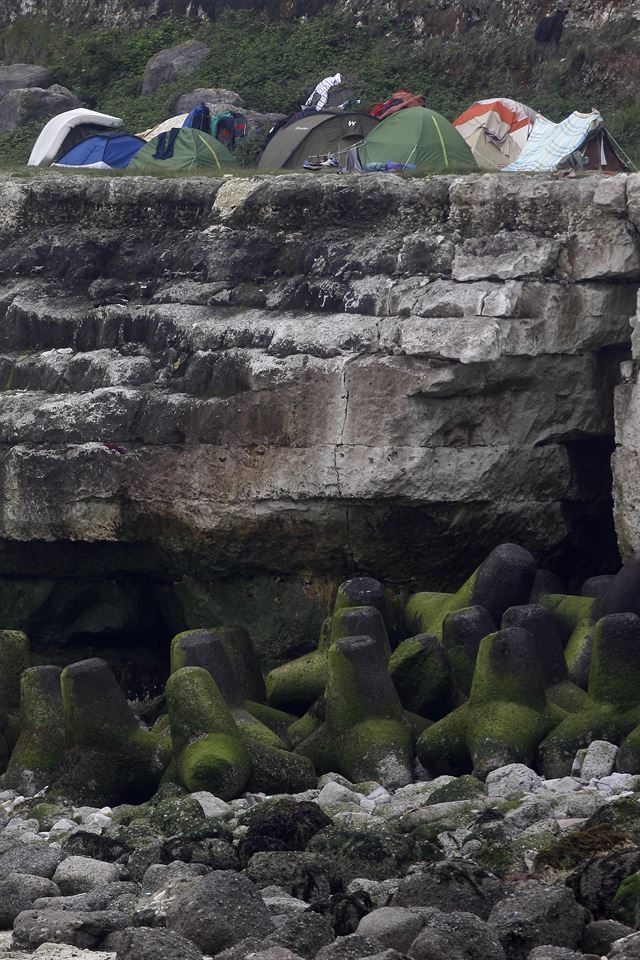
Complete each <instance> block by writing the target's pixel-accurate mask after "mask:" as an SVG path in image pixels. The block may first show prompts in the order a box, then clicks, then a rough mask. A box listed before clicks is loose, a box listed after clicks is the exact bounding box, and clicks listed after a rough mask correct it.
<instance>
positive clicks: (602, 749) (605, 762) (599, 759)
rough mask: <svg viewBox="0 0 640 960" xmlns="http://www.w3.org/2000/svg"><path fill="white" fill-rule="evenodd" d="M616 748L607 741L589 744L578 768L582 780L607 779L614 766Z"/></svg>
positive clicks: (595, 741) (596, 741) (616, 753)
mask: <svg viewBox="0 0 640 960" xmlns="http://www.w3.org/2000/svg"><path fill="white" fill-rule="evenodd" d="M617 755H618V747H616V745H615V744H614V743H609V742H608V741H607V740H594V741H593V743H590V744H589V746H588V748H587V752H586V754H585V756H584V760H583V761H582V766H581V768H580V778H581V779H582V780H594V779H600V778H601V777H608V776H609V775H610V774H612V773H613V770H614V767H615V765H616V757H617Z"/></svg>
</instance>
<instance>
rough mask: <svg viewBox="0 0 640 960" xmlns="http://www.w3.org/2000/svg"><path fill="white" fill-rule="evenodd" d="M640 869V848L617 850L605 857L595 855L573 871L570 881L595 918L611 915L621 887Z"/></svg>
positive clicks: (569, 884)
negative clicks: (623, 882) (627, 878)
mask: <svg viewBox="0 0 640 960" xmlns="http://www.w3.org/2000/svg"><path fill="white" fill-rule="evenodd" d="M638 871H640V850H639V849H635V850H624V849H623V850H614V851H613V852H612V853H609V854H606V855H604V856H599V857H593V858H592V859H590V860H587V862H586V863H583V864H581V865H580V866H579V867H577V868H576V869H575V870H574V871H573V873H571V874H569V876H568V877H567V880H566V883H567V886H568V887H570V888H571V890H573V893H574V894H575V898H576V900H577V901H578V903H581V904H582V906H583V907H586V908H587V910H589V911H590V913H591V914H592V915H593V917H594V919H595V920H600V919H606V918H608V917H610V915H611V911H612V909H613V900H614V897H615V895H616V892H617V890H618V887H619V886H620V884H621V883H622V881H623V880H624V879H625V877H629V876H631V874H632V873H638Z"/></svg>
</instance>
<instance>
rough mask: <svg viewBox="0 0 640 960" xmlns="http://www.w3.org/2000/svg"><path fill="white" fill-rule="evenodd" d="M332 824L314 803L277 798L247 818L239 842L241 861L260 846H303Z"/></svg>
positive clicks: (245, 860) (273, 848) (274, 848)
mask: <svg viewBox="0 0 640 960" xmlns="http://www.w3.org/2000/svg"><path fill="white" fill-rule="evenodd" d="M330 824H331V818H330V817H328V816H327V814H326V813H324V812H323V811H322V810H321V809H320V807H319V806H318V805H317V804H316V803H311V802H310V801H302V802H301V803H297V802H296V801H295V800H288V799H287V800H277V801H275V802H274V803H269V804H265V806H263V807H260V808H259V809H258V810H256V811H255V813H252V814H251V816H250V818H249V829H248V830H247V833H246V834H245V836H244V837H243V838H242V840H241V842H240V846H239V851H240V856H241V858H242V860H243V862H244V863H246V862H247V861H248V860H249V858H250V857H251V856H252V855H253V854H254V853H258V852H260V851H263V850H304V848H305V847H306V846H307V844H308V843H309V841H310V840H311V838H312V837H314V836H315V834H316V833H317V832H318V831H319V830H322V829H323V827H327V826H329V825H330Z"/></svg>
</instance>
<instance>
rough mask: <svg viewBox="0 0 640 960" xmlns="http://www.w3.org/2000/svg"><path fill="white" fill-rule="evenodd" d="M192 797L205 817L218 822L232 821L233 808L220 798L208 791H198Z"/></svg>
mask: <svg viewBox="0 0 640 960" xmlns="http://www.w3.org/2000/svg"><path fill="white" fill-rule="evenodd" d="M191 797H192V798H193V799H194V800H197V801H198V803H199V804H200V806H201V808H202V812H203V813H204V815H205V817H215V818H216V819H218V820H230V819H231V817H232V816H233V807H232V806H231V804H230V803H227V802H226V801H225V800H221V799H220V797H216V796H215V795H214V794H213V793H209V792H208V791H207V790H198V791H197V792H196V793H192V794H191Z"/></svg>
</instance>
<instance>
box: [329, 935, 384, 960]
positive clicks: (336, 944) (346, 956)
mask: <svg viewBox="0 0 640 960" xmlns="http://www.w3.org/2000/svg"><path fill="white" fill-rule="evenodd" d="M383 951H384V944H383V943H381V942H380V941H379V940H376V939H375V938H374V937H365V936H362V935H361V934H359V933H352V934H349V936H346V937H338V939H337V940H334V941H333V943H329V944H327V946H326V947H322V949H321V950H319V951H318V953H317V954H316V960H360V958H361V957H368V956H371V955H374V954H377V953H382V952H383Z"/></svg>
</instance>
